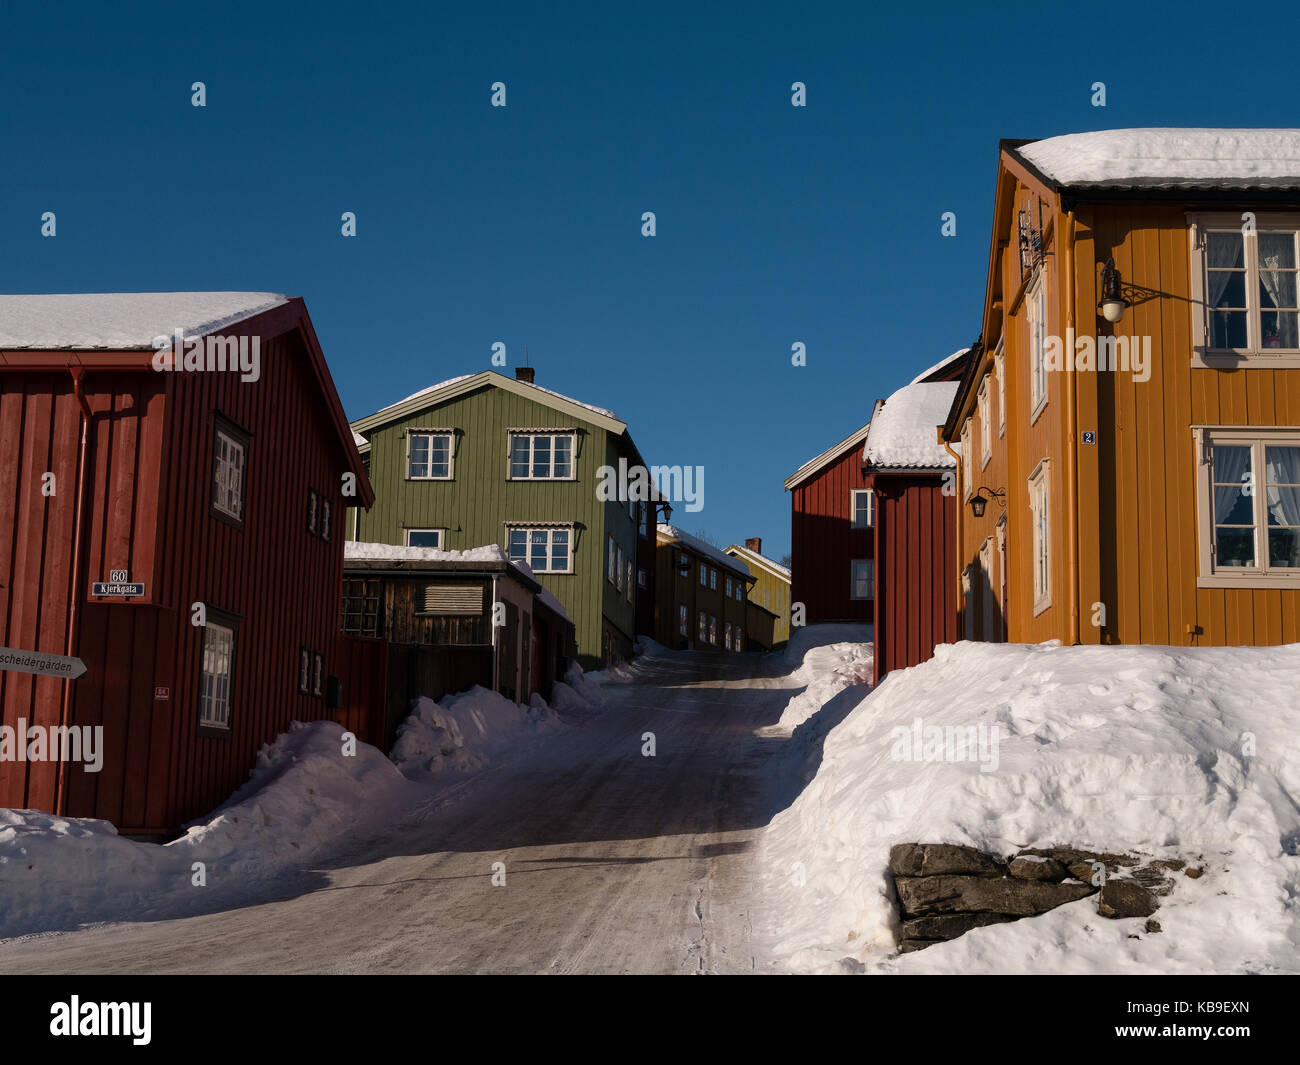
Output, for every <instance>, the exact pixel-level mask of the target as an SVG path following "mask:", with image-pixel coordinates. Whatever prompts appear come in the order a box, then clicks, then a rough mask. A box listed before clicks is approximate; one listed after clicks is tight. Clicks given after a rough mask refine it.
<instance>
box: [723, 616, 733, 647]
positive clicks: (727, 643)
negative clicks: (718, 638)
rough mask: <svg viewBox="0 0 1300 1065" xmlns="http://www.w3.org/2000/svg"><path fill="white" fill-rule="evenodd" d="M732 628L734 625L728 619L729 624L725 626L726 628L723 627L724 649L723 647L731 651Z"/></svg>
mask: <svg viewBox="0 0 1300 1065" xmlns="http://www.w3.org/2000/svg"><path fill="white" fill-rule="evenodd" d="M731 628H732V625H731V622H730V621H728V622H727V624H726V625H725V626H724V628H723V632H722V649H723V650H724V651H730V650H731Z"/></svg>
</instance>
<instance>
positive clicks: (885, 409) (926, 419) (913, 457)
mask: <svg viewBox="0 0 1300 1065" xmlns="http://www.w3.org/2000/svg"><path fill="white" fill-rule="evenodd" d="M957 386H958V382H957V381H939V382H936V383H934V384H913V385H907V386H906V387H905V388H900V389H899V390H898V391H897V392H895V393H894V394H893V395H892V396H890V397H889V398H888V399H887V400H885V402H884V405H883V406H882V407H881V408H880V409H879V410H878V411H877V412H876V415H875V417H874V418H872V419H871V433H870V435H868V437H867V443H866V447H864V448H863V451H862V457H863V459H864V460H865V461H866V462H869V463H870V464H871V465H873V466H881V467H890V466H894V467H901V468H904V469H946V468H955V467H956V465H957V462H956V460H955V459H953V457H952V456H951V455H949V454H948V452H947V451H946V450H945V449H944V446H943V445H942V444H941V443H939V441H938V433H937V431H936V427H937V426H940V425H942V424H943V423H944V422H945V421H946V420H947V417H948V408H949V407H951V406H952V398H953V396H955V395H956V394H957Z"/></svg>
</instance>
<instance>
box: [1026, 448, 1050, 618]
mask: <svg viewBox="0 0 1300 1065" xmlns="http://www.w3.org/2000/svg"><path fill="white" fill-rule="evenodd" d="M1026 484H1027V485H1028V486H1029V516H1030V545H1031V546H1030V555H1029V558H1030V565H1031V567H1032V572H1033V590H1034V617H1037V616H1038V615H1039V614H1041V613H1042V612H1043V611H1044V610H1046V609H1048V607H1050V606H1051V605H1052V495H1051V480H1050V462H1049V461H1048V460H1047V459H1043V461H1042V462H1040V463H1039V464H1038V465H1037V466H1035V467H1034V472H1033V473H1031V474H1030V475H1029V477H1028V479H1027V481H1026Z"/></svg>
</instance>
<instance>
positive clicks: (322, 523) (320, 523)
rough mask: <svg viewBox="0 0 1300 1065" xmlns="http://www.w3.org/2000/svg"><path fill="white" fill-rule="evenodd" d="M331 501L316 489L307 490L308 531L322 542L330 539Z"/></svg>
mask: <svg viewBox="0 0 1300 1065" xmlns="http://www.w3.org/2000/svg"><path fill="white" fill-rule="evenodd" d="M330 510H331V508H330V501H329V500H328V499H326V498H325V497H324V496H323V495H321V493H320V492H318V491H316V489H314V488H308V489H307V531H308V532H309V533H311V534H312V535H314V536H319V537H320V538H321V539H322V540H328V539H329V538H330Z"/></svg>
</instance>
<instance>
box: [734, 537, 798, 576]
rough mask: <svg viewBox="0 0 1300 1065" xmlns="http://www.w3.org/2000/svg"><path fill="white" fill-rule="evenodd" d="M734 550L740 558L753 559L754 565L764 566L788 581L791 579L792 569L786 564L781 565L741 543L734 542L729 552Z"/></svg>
mask: <svg viewBox="0 0 1300 1065" xmlns="http://www.w3.org/2000/svg"><path fill="white" fill-rule="evenodd" d="M732 552H735V554H736V557H738V558H741V559H746V558H747V559H751V560H752V561H753V563H754V565H756V566H764V567H766V568H767V569H769V570H772V571H773V572H774V573H776V574H777V576H780V577H784V578H785V579H786V580H787V581H788V580H790V570H789V569H788V568H787V567H786V566H783V565H781V563H779V562H776V561H774V560H773V559H770V558H768V557H767V556H766V555H760V554H759V553H758V552H757V551H751V550H750V549H749V548H748V547H741V546H740V544H732V545H731V546H730V547H729V548H727V554H731V553H732ZM750 572H751V573H752V572H753V570H750Z"/></svg>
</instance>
